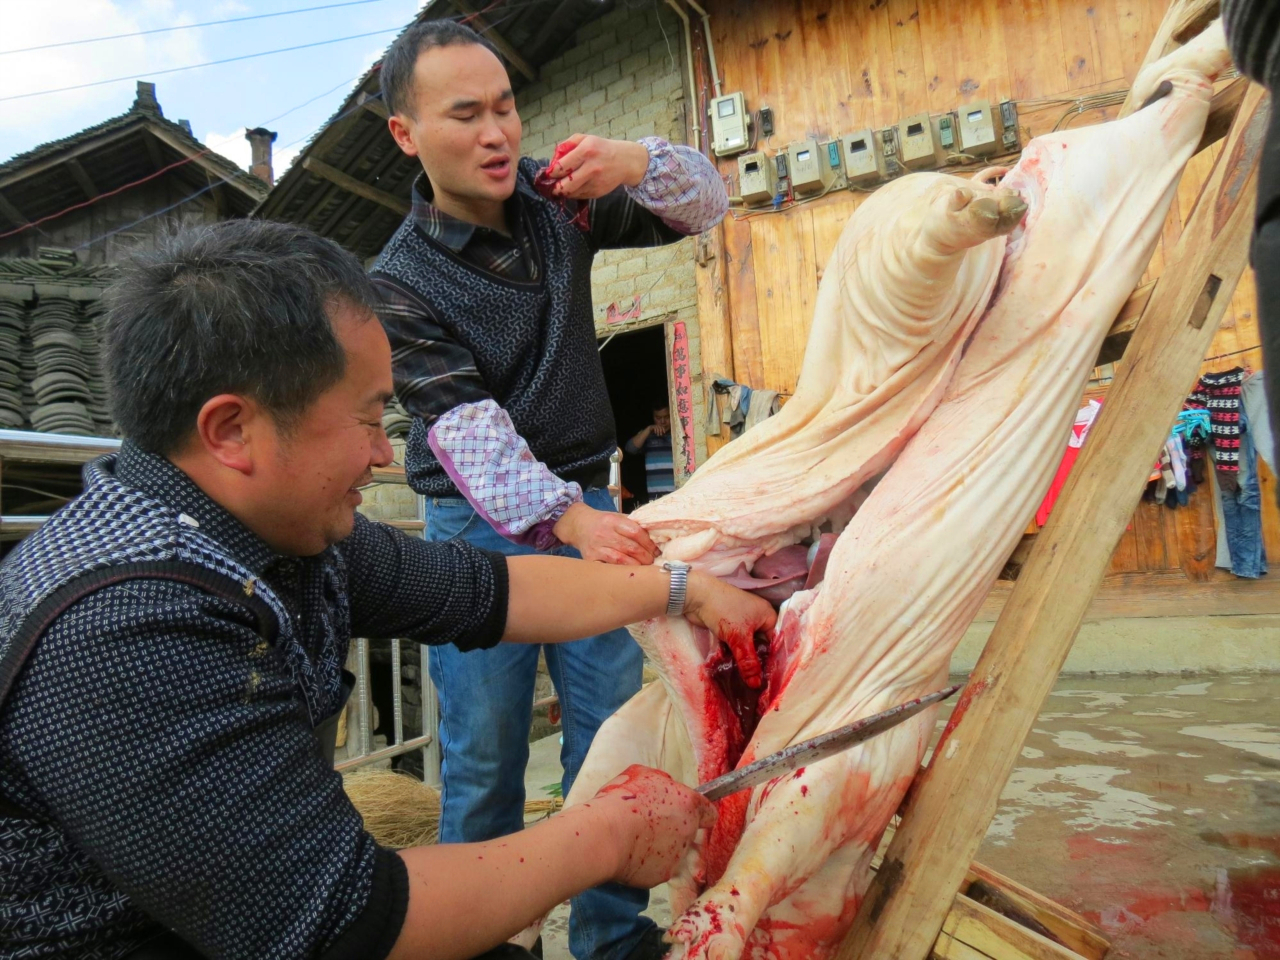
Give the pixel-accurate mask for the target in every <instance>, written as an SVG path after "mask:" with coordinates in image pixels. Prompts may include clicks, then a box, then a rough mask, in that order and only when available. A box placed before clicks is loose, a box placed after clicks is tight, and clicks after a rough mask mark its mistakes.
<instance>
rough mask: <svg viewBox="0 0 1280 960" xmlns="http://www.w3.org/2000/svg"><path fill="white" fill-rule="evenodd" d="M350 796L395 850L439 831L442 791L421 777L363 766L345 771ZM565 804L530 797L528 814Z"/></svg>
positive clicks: (422, 842)
mask: <svg viewBox="0 0 1280 960" xmlns="http://www.w3.org/2000/svg"><path fill="white" fill-rule="evenodd" d="M342 783H343V787H344V788H345V789H346V791H347V797H348V798H349V799H350V800H351V803H352V804H353V805H354V806H355V808H356V810H358V811H359V813H360V816H362V817H363V818H364V826H365V829H366V830H368V831H369V833H370V834H371V835H372V836H373V839H374V840H376V841H377V842H378V843H379V844H380V845H381V846H384V847H388V848H390V849H392V850H403V849H404V848H406V847H420V846H425V845H427V844H432V843H435V842H436V841H437V839H438V838H439V835H440V794H439V792H438V791H437V790H436V789H435V788H434V787H429V786H427V785H426V784H425V783H423V782H422V781H421V780H418V779H416V778H414V777H411V776H409V775H408V774H404V773H397V772H396V771H394V770H387V769H385V768H383V769H379V768H374V767H364V768H359V769H356V770H353V771H352V772H350V773H347V774H344V775H343V777H342ZM563 805H564V801H563V800H561V799H560V798H559V797H548V798H545V799H538V800H529V801H527V802H526V803H525V805H524V812H525V816H526V817H528V816H550V815H551V814H553V813H555V812H556V811H557V810H559V809H560V808H561V807H562V806H563Z"/></svg>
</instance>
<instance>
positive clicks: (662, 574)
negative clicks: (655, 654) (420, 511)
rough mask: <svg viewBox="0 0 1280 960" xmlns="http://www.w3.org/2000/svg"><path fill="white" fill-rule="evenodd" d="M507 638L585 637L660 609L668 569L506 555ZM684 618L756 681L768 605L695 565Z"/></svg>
mask: <svg viewBox="0 0 1280 960" xmlns="http://www.w3.org/2000/svg"><path fill="white" fill-rule="evenodd" d="M507 576H508V579H509V582H510V588H509V591H508V600H507V629H506V632H505V633H504V634H503V636H502V639H503V641H504V642H507V643H559V642H562V641H566V640H576V639H578V638H579V637H590V636H594V635H595V634H598V633H604V632H605V631H607V630H614V629H616V628H618V627H622V626H626V625H627V624H629V623H638V622H639V621H641V620H649V619H651V618H653V617H660V616H662V615H663V614H665V613H666V610H667V595H668V592H669V589H670V576H669V575H668V573H667V571H666V570H664V569H662V567H660V566H646V567H636V566H625V567H624V566H616V565H614V564H607V563H586V562H583V561H581V560H570V559H569V558H567V557H528V556H526V557H508V558H507ZM684 616H685V619H687V620H688V621H689V622H690V623H692V624H693V625H694V626H698V627H706V628H708V629H709V630H710V631H711V632H712V633H713V634H714V635H715V636H716V637H717V638H718V639H720V640H722V641H724V642H725V643H726V644H727V645H728V646H729V648H730V650H731V651H732V652H733V656H734V659H735V660H736V661H737V663H738V667H739V670H740V671H741V672H742V676H743V679H744V680H746V682H747V683H748V684H749V685H751V686H753V687H754V686H757V685H758V683H759V680H760V675H761V668H760V661H759V658H758V657H757V656H756V652H755V641H754V637H755V634H756V633H757V632H758V631H762V630H769V629H772V628H773V625H774V622H775V621H776V620H777V615H776V614H775V613H774V610H773V607H771V606H770V605H769V603H768V602H767V601H765V600H762V599H760V598H759V597H757V596H756V595H755V594H752V593H748V592H746V591H745V590H739V589H738V588H737V587H731V586H729V585H728V584H726V583H723V582H722V581H720V580H718V579H716V578H715V577H713V576H711V575H709V574H706V573H702V572H701V571H698V570H693V571H690V573H689V591H688V595H687V599H686V603H685V612H684Z"/></svg>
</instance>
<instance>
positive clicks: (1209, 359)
mask: <svg viewBox="0 0 1280 960" xmlns="http://www.w3.org/2000/svg"><path fill="white" fill-rule="evenodd" d="M1261 346H1262V344H1260V343H1255V344H1254V345H1253V346H1252V347H1245V348H1244V349H1243V350H1232V351H1231V352H1230V353H1220V354H1218V355H1217V356H1216V357H1205V358H1204V360H1203V361H1202V362H1203V363H1212V362H1213V361H1214V360H1225V359H1227V357H1235V356H1239V355H1240V354H1242V353H1248V352H1249V351H1251V350H1257V349H1258V348H1259V347H1261Z"/></svg>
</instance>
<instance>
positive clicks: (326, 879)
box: [0, 442, 507, 960]
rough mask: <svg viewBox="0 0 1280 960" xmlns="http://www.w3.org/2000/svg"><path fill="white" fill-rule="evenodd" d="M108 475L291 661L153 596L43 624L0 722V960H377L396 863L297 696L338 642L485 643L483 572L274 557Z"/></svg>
mask: <svg viewBox="0 0 1280 960" xmlns="http://www.w3.org/2000/svg"><path fill="white" fill-rule="evenodd" d="M108 469H111V468H110V467H108ZM113 469H114V471H115V476H116V478H117V479H118V480H119V481H121V482H122V483H124V484H126V485H127V486H130V487H133V488H135V489H137V490H139V491H141V492H142V493H144V494H146V495H147V496H149V497H151V498H153V499H156V500H159V501H161V502H163V503H165V504H166V505H168V506H170V507H171V508H173V509H175V510H178V511H180V512H181V513H183V514H185V515H186V517H187V519H188V520H189V521H190V522H191V523H192V524H195V525H196V526H198V527H199V529H200V530H201V531H202V532H204V533H205V534H207V535H208V536H209V537H211V538H213V539H214V540H216V541H217V543H218V544H219V545H220V546H221V547H222V548H223V549H224V550H225V552H226V554H227V555H228V556H229V557H230V558H232V559H234V560H235V561H237V562H238V563H240V564H241V565H243V566H245V567H247V568H248V569H249V570H250V571H252V572H253V573H254V574H255V575H257V576H258V577H259V578H260V580H261V582H262V583H264V584H265V585H267V586H269V587H270V588H271V590H272V591H273V592H274V593H276V594H277V595H278V596H279V597H280V598H281V600H282V602H283V603H284V605H285V607H286V608H287V609H288V611H289V613H290V614H291V620H292V622H291V624H290V628H291V632H292V635H293V638H294V640H295V641H296V642H295V643H291V644H289V645H287V647H286V646H285V645H281V646H280V647H278V648H266V647H265V644H264V643H263V641H262V640H261V638H260V636H259V634H258V633H257V631H256V629H255V627H254V624H253V623H252V618H251V617H249V616H248V615H247V613H246V611H245V609H243V608H242V607H240V606H239V605H238V604H235V603H232V602H229V601H226V600H223V599H221V598H218V597H215V596H213V595H211V594H208V593H206V592H204V591H201V590H200V589H199V588H197V587H194V586H188V585H186V584H183V583H178V582H175V581H170V580H131V581H128V582H125V583H120V584H117V585H114V586H109V587H105V588H103V589H101V590H99V591H98V592H97V593H94V594H92V595H90V596H89V597H86V598H84V599H82V600H80V601H79V602H78V603H76V604H75V605H74V606H72V607H71V608H69V609H68V610H67V611H66V612H65V613H63V614H62V615H61V616H60V617H59V618H58V619H57V620H56V621H55V622H54V624H53V625H52V626H51V627H50V629H49V630H47V631H46V632H45V633H44V635H43V637H42V639H41V640H40V642H39V644H38V645H37V646H36V648H35V650H34V652H33V653H32V654H31V657H30V659H29V660H28V661H27V664H26V666H25V667H24V668H23V671H22V673H21V674H20V675H19V677H18V680H17V682H16V684H15V686H14V689H13V691H12V693H11V695H10V696H9V698H8V699H7V701H6V702H5V703H4V705H3V707H2V708H0V798H3V799H4V800H5V801H7V802H8V803H9V804H11V805H13V806H16V807H18V808H19V809H21V810H24V811H27V812H29V814H30V816H29V817H28V818H15V817H0V958H4V960H18V958H26V957H43V956H59V957H67V958H76V960H87V958H92V960H115V958H118V957H122V956H124V955H126V954H128V953H129V952H130V951H131V950H133V949H135V948H137V947H138V946H139V945H140V944H141V943H143V942H145V941H147V940H149V939H152V938H155V937H157V936H161V935H163V934H164V933H165V931H166V930H171V931H174V932H176V933H177V934H178V935H180V937H181V938H182V939H183V940H184V941H186V942H188V943H190V944H192V945H193V946H194V947H195V949H196V950H197V951H198V952H199V953H200V955H201V956H203V957H206V958H209V960H215V958H232V957H236V958H239V957H254V958H270V960H285V958H290V960H291V958H303V957H307V958H312V957H322V958H325V960H337V958H347V957H350V958H353V960H354V958H357V957H360V958H364V957H371V958H378V957H383V956H385V955H386V954H387V952H388V951H389V950H390V948H391V946H392V945H393V944H394V942H395V939H396V937H397V936H398V934H399V931H400V927H401V926H402V924H403V921H404V917H405V912H406V909H407V897H408V886H407V884H408V880H407V874H406V872H405V869H404V865H403V861H401V860H400V858H399V857H398V856H396V855H395V854H394V853H392V852H391V851H389V850H385V849H383V848H380V847H378V846H377V844H375V843H374V841H373V839H372V838H371V837H370V836H369V834H368V833H366V832H365V830H364V828H363V824H362V821H361V819H360V816H359V814H358V813H357V812H356V811H355V809H354V808H353V807H352V806H351V804H350V802H349V801H348V800H347V798H346V795H345V793H344V792H343V789H342V781H341V777H340V776H339V775H338V774H337V773H336V772H335V771H334V770H333V769H332V767H330V766H329V765H327V764H326V763H325V762H324V760H323V758H322V757H321V755H320V752H319V750H318V749H317V746H316V741H315V736H314V735H313V733H312V732H311V718H310V717H309V716H308V711H307V708H306V705H305V703H304V700H305V699H306V698H305V697H304V695H303V691H304V689H305V688H306V686H307V685H308V684H310V683H314V685H315V686H317V687H319V688H323V687H325V686H326V681H327V679H328V678H329V677H330V676H331V675H332V673H333V671H334V670H340V669H341V666H342V663H343V662H344V661H345V658H346V653H347V647H348V642H349V636H350V633H351V632H354V633H356V634H357V635H360V636H367V637H393V636H397V637H404V638H409V639H415V640H419V641H422V642H426V643H445V642H454V643H456V644H458V645H459V646H461V647H463V648H464V649H469V648H473V647H485V646H492V645H493V644H496V643H497V642H498V641H499V640H500V638H501V635H502V633H503V630H504V627H505V622H506V588H507V580H506V564H505V560H504V559H503V558H501V557H499V556H497V555H495V554H489V553H485V552H483V551H480V550H477V549H475V548H473V547H470V546H469V545H467V544H462V543H452V544H429V543H425V542H424V541H422V540H420V539H417V538H413V537H409V536H407V535H405V534H403V533H401V532H399V531H397V530H394V529H392V528H390V527H388V526H385V525H383V524H377V523H372V522H370V521H368V520H367V519H365V518H364V517H357V519H356V525H355V529H354V531H353V532H352V534H351V536H350V537H348V538H347V539H346V540H344V541H342V542H341V543H339V544H337V545H336V546H334V547H331V548H329V549H328V550H326V551H324V552H323V553H322V554H319V555H317V556H315V557H288V556H282V555H280V554H278V553H276V552H275V551H274V550H272V549H271V547H270V546H269V545H268V544H266V543H265V542H264V541H263V540H262V539H261V538H259V537H258V536H257V535H256V534H254V533H253V532H252V531H251V530H249V529H248V528H247V527H245V526H244V525H243V524H242V523H241V522H240V521H239V520H237V519H236V518H235V517H233V516H232V515H231V514H230V513H228V512H227V511H226V510H224V509H223V508H222V507H220V506H219V505H218V504H216V503H215V502H214V501H213V500H211V499H210V498H209V497H208V496H207V495H205V494H204V493H203V492H202V491H201V490H200V488H199V487H197V486H196V484H195V483H194V482H192V481H191V480H190V479H189V478H188V477H187V476H186V475H185V474H184V473H182V471H181V470H179V469H178V468H177V467H175V466H174V465H173V464H171V463H170V462H169V461H167V460H165V459H163V458H161V457H157V456H153V455H151V454H147V453H144V452H142V451H141V450H139V449H138V448H136V447H135V446H133V445H132V444H131V443H128V442H126V443H125V444H124V445H123V448H122V450H121V453H120V455H119V458H118V460H117V461H116V463H115V465H114V468H113ZM103 522H104V523H117V524H119V523H127V522H128V520H127V516H118V517H109V516H104V517H103ZM184 522H186V521H184ZM37 535H38V534H37ZM10 562H12V560H11V561H10ZM348 618H349V623H350V631H346V630H343V629H342V628H341V626H340V625H341V624H343V623H345V622H347V620H348ZM304 681H305V682H304Z"/></svg>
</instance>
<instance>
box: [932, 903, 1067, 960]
mask: <svg viewBox="0 0 1280 960" xmlns="http://www.w3.org/2000/svg"><path fill="white" fill-rule="evenodd" d="M948 920H949V921H951V930H949V931H948V933H949V935H950V937H951V939H953V940H956V941H958V942H960V943H964V944H967V945H968V946H970V947H972V948H973V949H974V950H976V951H978V953H979V954H985V955H986V956H988V957H991V958H992V960H1081V958H1080V954H1078V953H1076V952H1075V951H1074V950H1069V949H1067V948H1066V947H1064V946H1063V945H1062V944H1059V943H1054V942H1053V941H1052V940H1050V939H1048V938H1047V937H1043V936H1041V935H1040V934H1038V933H1036V932H1035V931H1033V930H1029V929H1027V928H1026V927H1024V926H1022V925H1020V924H1017V923H1014V922H1013V921H1012V920H1010V919H1009V918H1008V917H1004V916H1001V915H1000V914H998V913H996V912H995V911H994V910H992V909H991V908H989V907H986V906H983V905H982V904H980V903H974V902H973V901H972V900H970V899H969V898H968V897H966V896H965V895H964V894H962V893H961V894H956V898H955V902H954V903H953V904H952V906H951V914H950V916H949V917H948Z"/></svg>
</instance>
